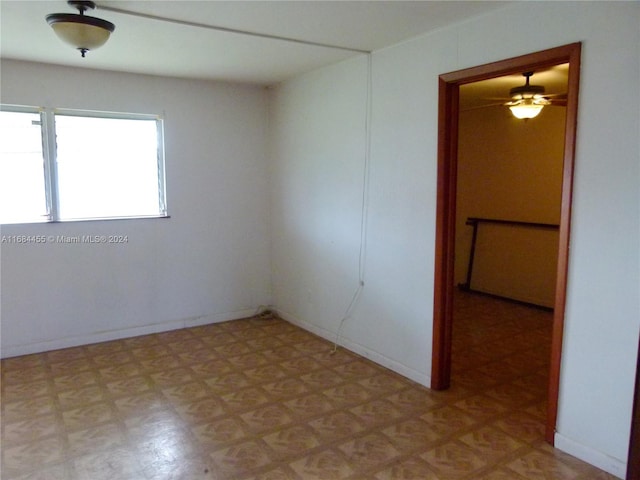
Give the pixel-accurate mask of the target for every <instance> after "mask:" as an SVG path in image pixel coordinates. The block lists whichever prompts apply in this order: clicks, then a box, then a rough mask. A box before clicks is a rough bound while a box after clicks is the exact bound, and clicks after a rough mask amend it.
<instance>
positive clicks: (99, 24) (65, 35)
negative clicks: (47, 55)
mask: <svg viewBox="0 0 640 480" xmlns="http://www.w3.org/2000/svg"><path fill="white" fill-rule="evenodd" d="M67 3H68V4H69V5H70V6H72V7H74V8H77V9H78V11H79V12H80V14H79V15H78V14H73V13H52V14H50V15H47V17H46V20H47V23H48V24H49V25H50V26H51V28H53V31H54V32H55V34H56V35H57V36H58V37H59V38H60V39H61V40H62V41H63V42H65V43H68V44H69V45H71V46H73V47H75V48H76V49H77V50H80V54H81V55H82V56H83V57H84V56H85V54H86V53H87V52H88V51H89V50H95V49H96V48H98V47H101V46H102V45H104V44H105V43H106V42H107V40H109V37H110V36H111V33H112V32H113V31H114V30H115V28H116V27H115V25H114V24H113V23H111V22H108V21H107V20H103V19H101V18H96V17H90V16H87V15H85V14H84V12H85V11H86V10H89V9H94V8H96V4H95V3H94V2H91V1H87V0H69V1H68V2H67Z"/></svg>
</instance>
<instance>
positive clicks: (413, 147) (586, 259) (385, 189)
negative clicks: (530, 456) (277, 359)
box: [270, 2, 640, 476]
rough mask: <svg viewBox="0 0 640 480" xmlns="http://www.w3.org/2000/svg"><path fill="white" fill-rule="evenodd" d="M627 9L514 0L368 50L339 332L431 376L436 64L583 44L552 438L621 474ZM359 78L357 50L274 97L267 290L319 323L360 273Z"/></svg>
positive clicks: (396, 365) (633, 220) (631, 81)
mask: <svg viewBox="0 0 640 480" xmlns="http://www.w3.org/2000/svg"><path fill="white" fill-rule="evenodd" d="M523 18H525V19H527V21H526V22H523V21H522V19H523ZM639 22H640V5H639V4H637V3H634V2H588V3H584V2H575V3H573V2H517V3H516V4H513V5H510V6H507V7H505V8H503V9H501V10H498V11H496V12H493V13H491V14H488V15H484V16H481V17H478V18H476V19H474V20H470V21H468V22H464V23H461V24H458V25H454V26H450V27H448V28H443V29H440V30H438V31H436V32H433V33H431V34H427V35H424V36H421V37H418V38H415V39H413V40H411V41H407V42H404V43H402V44H399V45H397V46H394V47H390V48H387V49H383V50H380V51H377V52H374V54H373V76H372V85H373V104H372V107H373V110H372V130H371V134H372V139H371V164H370V166H371V169H370V178H369V196H368V198H369V201H368V208H367V217H366V219H367V227H368V233H367V241H366V259H365V265H364V271H365V280H364V283H365V286H364V291H363V293H362V297H361V300H360V303H359V304H358V306H357V308H356V310H355V312H354V314H353V315H352V316H351V318H349V319H347V321H346V322H345V323H344V328H343V329H342V331H341V333H342V337H341V342H342V343H343V344H344V345H347V346H348V347H349V348H352V349H353V350H356V351H358V352H360V353H362V354H364V355H367V356H369V357H371V358H373V359H375V360H376V361H378V362H380V363H382V364H384V365H386V366H388V367H389V368H392V369H394V370H396V371H398V372H401V373H403V374H405V375H407V376H409V377H411V378H413V379H415V380H417V381H419V382H421V383H423V384H425V385H429V381H430V378H429V374H430V368H431V353H432V352H431V342H432V328H433V288H434V285H433V266H434V239H435V200H436V165H437V127H438V124H437V113H438V80H437V79H438V75H439V74H442V73H446V72H452V71H455V70H460V69H463V68H468V67H472V66H476V65H481V64H484V63H488V62H492V61H497V60H502V59H506V58H510V57H514V56H517V55H523V54H527V53H531V52H535V51H539V50H543V49H546V48H551V47H555V46H559V45H565V44H569V43H572V42H577V41H582V42H583V62H582V77H581V97H580V111H579V123H578V139H577V142H578V143H577V156H576V169H575V192H574V209H573V216H572V222H573V224H572V243H571V252H570V258H569V262H570V265H569V278H568V283H569V286H568V291H567V310H566V324H565V341H564V349H563V358H562V371H561V385H560V399H559V404H560V405H559V418H558V423H557V433H556V445H557V446H559V447H560V448H561V449H563V450H565V451H568V452H569V453H572V454H574V455H577V456H579V457H580V458H583V459H585V460H587V461H589V462H591V463H593V464H596V465H597V466H599V467H601V468H604V469H606V470H608V471H610V472H613V473H615V474H616V475H618V476H622V475H623V472H624V469H625V463H626V458H627V447H628V441H629V429H630V424H631V405H632V398H633V386H634V378H635V377H634V368H635V360H636V355H637V350H638V345H637V339H638V332H639V329H640V292H639V291H638V285H639V284H640V250H639V249H638V244H640V180H639V176H640V168H639V166H640V165H639V164H640V160H639V158H640V151H639V150H640V146H639V144H638V132H639V130H640V122H639V115H638V113H639V109H640V104H639V101H638V96H637V95H630V94H629V92H635V91H637V85H638V84H639V83H640V52H639V47H638V46H639V44H640V29H638V25H639ZM366 87H367V75H366V61H365V59H363V58H361V59H356V60H352V61H347V62H343V63H342V64H339V65H334V66H333V67H330V68H326V69H322V70H319V71H316V72H312V73H309V74H307V75H304V76H301V77H298V78H296V79H293V80H291V81H289V82H285V83H284V84H283V85H281V86H280V87H279V88H277V89H276V90H275V91H274V93H273V95H272V98H271V102H272V103H271V129H272V130H271V133H270V140H271V146H272V148H271V155H272V157H273V161H272V169H273V178H274V179H277V180H276V181H277V183H276V184H275V185H274V188H273V189H272V190H271V194H272V202H271V203H272V212H273V215H274V221H273V226H274V230H275V232H274V236H273V250H272V251H273V254H272V262H273V278H274V302H275V303H276V305H277V306H278V308H279V309H280V310H281V311H283V312H286V314H287V317H288V318H289V319H291V320H292V321H295V322H297V323H299V324H301V325H305V326H306V328H309V329H310V330H313V331H316V332H318V333H320V334H322V335H325V336H326V337H328V338H333V337H335V334H336V333H337V331H338V326H339V323H340V318H341V316H342V315H343V313H344V309H345V308H346V306H347V304H348V303H349V299H350V298H351V295H352V293H353V288H354V286H355V285H354V283H355V281H356V280H357V258H358V257H357V256H358V248H357V244H358V242H357V231H358V222H359V207H358V205H357V201H356V197H357V194H359V193H360V192H361V191H362V177H361V175H356V173H355V172H358V171H362V157H361V155H359V154H358V153H357V149H356V151H353V152H352V151H351V146H352V145H354V144H357V143H362V142H363V141H364V139H365V131H364V129H363V128H360V129H358V128H356V126H355V123H354V122H356V120H357V119H358V118H363V117H364V111H365V109H364V106H363V96H362V92H364V91H366ZM297 139H300V140H302V141H297ZM306 139H313V141H312V143H309V144H305V142H304V140H306ZM297 205H300V208H298V207H297ZM283 206H284V208H282V207H283ZM321 222H324V223H326V224H327V225H329V226H330V228H319V224H320V223H321ZM336 252H339V256H336ZM290 256H293V258H290Z"/></svg>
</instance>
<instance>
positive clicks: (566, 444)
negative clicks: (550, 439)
mask: <svg viewBox="0 0 640 480" xmlns="http://www.w3.org/2000/svg"><path fill="white" fill-rule="evenodd" d="M554 445H555V447H556V448H557V449H558V450H562V451H563V452H565V453H568V454H569V455H573V456H574V457H576V458H579V459H580V460H584V461H585V462H587V463H590V464H591V465H593V466H595V467H598V468H599V469H601V470H604V471H605V472H607V473H610V474H611V475H615V476H616V477H618V478H621V479H624V477H625V476H626V474H627V465H626V463H625V462H623V461H622V460H619V459H617V458H613V457H610V456H609V455H607V454H606V453H602V452H600V451H598V450H594V449H593V448H591V447H588V446H586V445H582V444H581V443H578V442H576V441H574V440H571V439H570V438H567V437H565V436H563V435H561V434H560V433H556V435H555V439H554Z"/></svg>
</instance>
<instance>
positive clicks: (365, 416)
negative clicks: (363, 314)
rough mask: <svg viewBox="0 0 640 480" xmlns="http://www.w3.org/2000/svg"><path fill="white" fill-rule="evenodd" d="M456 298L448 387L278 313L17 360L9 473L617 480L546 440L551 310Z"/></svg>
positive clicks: (79, 477) (113, 478)
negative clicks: (395, 368) (415, 377)
mask: <svg viewBox="0 0 640 480" xmlns="http://www.w3.org/2000/svg"><path fill="white" fill-rule="evenodd" d="M456 306H457V308H456V311H457V314H456V319H455V328H454V339H455V340H454V347H453V351H454V355H453V358H454V363H453V377H452V385H453V386H452V388H451V389H450V390H448V391H445V392H435V391H431V390H429V389H427V388H424V387H422V386H420V385H417V384H416V383H413V382H411V381H409V380H407V379H405V378H403V377H401V376H399V375H397V374H395V373H392V372H390V371H388V370H386V369H384V368H382V367H380V366H377V365H376V364H374V363H372V362H370V361H368V360H366V359H364V358H362V357H359V356H357V355H355V354H353V353H350V352H349V351H347V350H345V349H342V348H339V349H338V350H337V352H336V353H334V354H332V353H331V351H332V345H331V344H330V343H329V342H327V341H325V340H322V339H320V338H318V337H316V336H314V335H312V334H310V333H308V332H305V331H303V330H301V329H299V328H297V327H295V326H293V325H291V324H289V323H287V322H285V321H283V320H281V319H278V318H273V317H266V318H264V317H263V318H251V319H246V320H236V321H231V322H225V323H219V324H214V325H208V326H202V327H196V328H188V329H182V330H175V331H171V332H165V333H159V334H153V335H145V336H140V337H135V338H128V339H123V340H117V341H111V342H105V343H98V344H93V345H86V346H81V347H75V348H68V349H64V350H56V351H51V352H46V353H41V354H35V355H28V356H22V357H14V358H10V359H5V360H3V361H2V397H1V398H2V406H1V415H2V417H1V421H2V437H1V449H2V460H1V467H2V471H1V478H2V479H3V480H27V479H29V480H36V479H39V480H63V479H64V480H102V479H104V480H107V479H108V480H120V479H122V480H152V479H154V480H169V479H176V480H177V479H183V480H200V479H220V480H222V479H224V480H232V479H233V480H249V479H251V480H259V479H261V480H276V479H278V480H280V479H298V480H312V479H323V480H324V479H351V480H364V479H374V480H402V479H411V480H438V479H439V480H450V479H456V480H463V479H468V480H471V479H473V480H523V479H531V480H586V479H602V480H605V479H613V478H614V477H613V476H610V475H608V474H606V473H604V472H602V471H600V470H597V469H596V468H594V467H592V466H590V465H588V464H586V463H584V462H581V461H579V460H577V459H575V458H573V457H571V456H569V455H566V454H563V453H561V452H559V451H557V450H554V449H553V448H552V447H550V446H549V445H547V444H546V443H545V442H544V441H543V423H544V418H545V395H546V373H547V368H548V356H549V355H548V353H549V339H550V326H551V316H550V314H549V313H547V312H543V311H540V310H535V309H530V308H526V307H522V306H518V305H513V304H509V303H506V302H501V301H496V300H492V299H487V298H483V297H478V296H470V295H459V296H458V297H457V298H456Z"/></svg>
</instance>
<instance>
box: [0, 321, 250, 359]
mask: <svg viewBox="0 0 640 480" xmlns="http://www.w3.org/2000/svg"><path fill="white" fill-rule="evenodd" d="M255 313H256V310H255V309H251V310H238V311H235V312H228V313H214V314H210V315H200V316H197V317H189V318H183V319H179V320H173V321H169V322H163V323H153V324H149V325H142V326H139V327H131V328H123V329H119V330H109V331H104V332H94V333H90V334H87V335H78V336H71V337H64V338H57V339H53V340H47V341H44V342H36V343H30V344H27V345H9V346H5V347H2V351H1V352H0V358H9V357H17V356H19V355H29V354H32V353H41V352H48V351H50V350H58V349H61V348H69V347H77V346H80V345H90V344H92V343H100V342H108V341H111V340H119V339H121V338H130V337H138V336H140V335H149V334H152V333H160V332H168V331H170V330H177V329H180V328H189V327H198V326H200V325H208V324H211V323H220V322H226V321H228V320H237V319H240V318H246V317H250V316H252V315H254V314H255Z"/></svg>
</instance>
